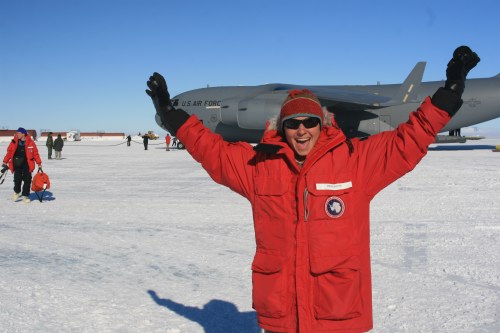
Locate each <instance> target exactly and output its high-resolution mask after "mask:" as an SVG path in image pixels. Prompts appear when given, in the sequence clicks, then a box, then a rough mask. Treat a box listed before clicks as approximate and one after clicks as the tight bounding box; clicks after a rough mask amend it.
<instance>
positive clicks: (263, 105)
mask: <svg viewBox="0 0 500 333" xmlns="http://www.w3.org/2000/svg"><path fill="white" fill-rule="evenodd" d="M287 95H288V92H287V91H273V92H269V93H265V94H260V95H256V96H254V97H252V98H244V99H236V98H231V99H225V100H222V102H221V107H220V114H219V119H220V121H221V122H222V123H223V124H225V125H232V126H235V125H238V127H240V128H244V129H255V130H262V129H264V128H265V126H266V121H267V120H268V119H270V118H272V117H276V116H278V115H279V112H280V110H281V105H282V104H283V101H284V100H285V98H286V97H287Z"/></svg>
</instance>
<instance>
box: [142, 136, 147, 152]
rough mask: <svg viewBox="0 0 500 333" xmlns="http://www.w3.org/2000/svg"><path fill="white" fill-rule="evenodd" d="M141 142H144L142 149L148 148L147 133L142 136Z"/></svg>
mask: <svg viewBox="0 0 500 333" xmlns="http://www.w3.org/2000/svg"><path fill="white" fill-rule="evenodd" d="M142 143H143V144H144V150H148V143H149V135H148V134H147V133H146V134H144V135H143V136H142Z"/></svg>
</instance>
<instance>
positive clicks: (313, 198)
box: [307, 186, 353, 221]
mask: <svg viewBox="0 0 500 333" xmlns="http://www.w3.org/2000/svg"><path fill="white" fill-rule="evenodd" d="M351 191H352V189H342V190H321V189H318V188H316V187H315V186H308V187H307V192H308V199H307V209H308V219H309V220H328V221H336V220H339V221H340V220H345V219H347V218H349V217H350V215H351V213H352V209H353V205H352V199H351V197H352V193H351Z"/></svg>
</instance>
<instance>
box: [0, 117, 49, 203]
mask: <svg viewBox="0 0 500 333" xmlns="http://www.w3.org/2000/svg"><path fill="white" fill-rule="evenodd" d="M35 162H36V164H38V168H39V169H42V160H41V158H40V155H39V154H38V147H37V146H36V144H35V142H34V141H33V139H32V138H31V136H30V135H29V134H28V132H27V131H26V130H25V129H24V128H22V127H19V128H18V129H17V132H16V134H14V138H13V139H12V141H11V142H10V144H9V146H8V147H7V154H6V155H5V157H4V158H3V165H2V167H3V168H5V167H8V168H9V169H10V171H11V172H13V173H14V194H13V195H12V199H13V200H14V201H17V199H18V198H19V196H20V195H22V201H23V202H25V203H30V202H31V200H30V198H29V195H30V190H31V188H30V187H31V173H32V172H33V170H35ZM21 184H22V188H21Z"/></svg>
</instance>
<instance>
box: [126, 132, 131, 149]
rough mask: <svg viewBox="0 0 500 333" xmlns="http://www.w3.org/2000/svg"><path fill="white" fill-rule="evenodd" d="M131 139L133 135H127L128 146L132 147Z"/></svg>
mask: <svg viewBox="0 0 500 333" xmlns="http://www.w3.org/2000/svg"><path fill="white" fill-rule="evenodd" d="M130 141H132V137H131V136H130V134H129V135H128V136H127V146H128V147H130Z"/></svg>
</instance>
